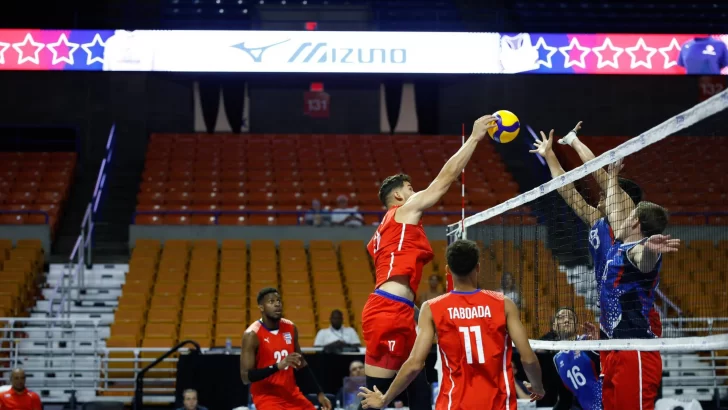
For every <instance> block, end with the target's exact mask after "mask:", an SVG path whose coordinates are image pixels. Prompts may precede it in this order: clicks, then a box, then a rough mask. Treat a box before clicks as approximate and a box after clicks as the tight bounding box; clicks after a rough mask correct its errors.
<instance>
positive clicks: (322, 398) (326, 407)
mask: <svg viewBox="0 0 728 410" xmlns="http://www.w3.org/2000/svg"><path fill="white" fill-rule="evenodd" d="M317 397H318V401H319V405H320V406H321V408H322V409H323V410H331V401H330V400H329V398H328V397H326V395H325V394H323V393H319V394H318V396H317Z"/></svg>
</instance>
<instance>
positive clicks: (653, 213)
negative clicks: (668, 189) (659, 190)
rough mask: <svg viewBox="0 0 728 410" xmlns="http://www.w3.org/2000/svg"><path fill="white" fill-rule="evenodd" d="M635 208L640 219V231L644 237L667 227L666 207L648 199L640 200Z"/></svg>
mask: <svg viewBox="0 0 728 410" xmlns="http://www.w3.org/2000/svg"><path fill="white" fill-rule="evenodd" d="M635 209H636V216H637V219H638V220H639V221H640V231H642V235H644V236H645V237H646V238H649V237H650V236H652V235H658V234H661V233H663V232H664V231H665V228H667V222H668V219H669V217H668V214H667V209H665V208H663V207H661V206H660V205H657V204H654V203H652V202H648V201H642V202H640V203H639V204H637V208H635Z"/></svg>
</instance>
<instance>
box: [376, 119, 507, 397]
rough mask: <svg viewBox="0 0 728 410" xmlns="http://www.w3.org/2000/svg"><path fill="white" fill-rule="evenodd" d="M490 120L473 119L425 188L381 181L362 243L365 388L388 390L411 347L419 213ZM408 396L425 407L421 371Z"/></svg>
mask: <svg viewBox="0 0 728 410" xmlns="http://www.w3.org/2000/svg"><path fill="white" fill-rule="evenodd" d="M494 120H495V117H493V116H491V115H486V116H483V117H481V118H479V119H478V120H477V121H475V124H474V125H473V132H472V133H471V135H470V138H468V140H467V141H466V142H465V144H464V145H463V146H462V147H461V148H460V149H459V150H458V152H456V153H455V155H453V156H452V157H451V158H450V159H449V160H448V161H447V162H446V163H445V166H443V168H442V170H441V171H440V173H439V174H438V175H437V177H436V178H435V179H434V180H433V181H432V183H430V185H429V186H428V187H427V188H426V189H425V190H423V191H420V192H415V191H414V189H413V188H412V183H411V180H410V178H409V176H407V175H404V174H398V175H393V176H390V177H387V178H386V179H384V181H383V182H382V186H381V187H380V189H379V199H380V200H381V201H382V203H383V204H384V205H385V206H386V207H387V209H388V211H387V213H386V214H385V215H384V218H383V219H382V222H381V224H380V225H379V227H378V228H377V231H376V232H375V234H374V236H373V237H372V239H371V241H369V244H368V245H367V250H368V251H369V254H370V255H371V256H372V259H374V266H375V270H376V285H375V291H374V293H372V294H371V295H370V296H369V299H367V302H366V304H365V305H364V311H363V312H362V330H363V333H364V341H365V342H366V355H365V361H364V363H365V374H366V379H367V386H368V387H369V388H370V389H372V388H373V387H374V385H377V386H379V387H382V388H386V386H389V384H390V383H391V382H392V380H393V378H394V376H395V375H396V373H397V371H398V370H399V368H400V367H401V366H402V363H404V361H405V360H406V359H407V356H408V355H409V353H410V351H411V350H412V346H413V345H414V341H415V337H416V331H415V324H414V322H413V321H412V320H411V318H412V315H413V312H412V309H413V307H414V300H415V292H416V290H417V288H418V286H419V284H420V280H421V279H422V268H423V267H424V265H425V264H427V263H429V262H430V261H431V260H432V257H433V253H432V248H431V247H430V243H429V241H428V240H427V236H426V235H425V231H424V229H423V227H422V222H421V218H422V212H424V211H425V210H426V209H428V208H430V207H431V206H433V205H435V204H437V203H438V202H439V201H440V199H441V198H442V196H443V195H445V193H446V192H447V191H448V189H449V188H450V185H451V184H452V183H453V181H455V180H456V179H457V178H458V176H459V175H460V173H461V172H462V170H463V168H464V167H465V165H466V164H467V163H468V161H469V160H470V157H471V156H472V155H473V152H474V151H475V148H476V147H477V146H478V143H479V142H480V141H481V140H483V138H485V135H486V133H487V131H488V130H489V129H491V128H493V127H495V124H494V123H493V121H494ZM430 342H432V340H431V341H430ZM408 396H409V407H410V408H413V409H417V410H419V409H421V408H427V409H430V408H431V406H432V393H431V389H430V387H429V385H428V384H427V380H426V378H425V375H424V373H423V374H422V375H421V377H420V378H419V379H418V381H416V383H415V384H413V386H412V388H411V389H409V391H408Z"/></svg>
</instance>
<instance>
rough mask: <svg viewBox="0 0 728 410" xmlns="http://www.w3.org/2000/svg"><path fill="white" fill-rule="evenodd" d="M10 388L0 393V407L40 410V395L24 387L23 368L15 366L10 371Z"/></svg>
mask: <svg viewBox="0 0 728 410" xmlns="http://www.w3.org/2000/svg"><path fill="white" fill-rule="evenodd" d="M10 385H11V388H10V389H8V390H7V393H4V394H2V395H0V408H2V409H22V410H42V409H43V404H41V401H40V396H39V395H38V393H36V392H34V391H30V390H28V389H27V388H26V387H25V370H23V369H20V368H16V369H13V371H12V372H11V373H10Z"/></svg>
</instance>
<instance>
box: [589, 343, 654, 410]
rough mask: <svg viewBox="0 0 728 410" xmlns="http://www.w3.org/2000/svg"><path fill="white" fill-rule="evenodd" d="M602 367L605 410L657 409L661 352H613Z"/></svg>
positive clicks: (608, 355)
mask: <svg viewBox="0 0 728 410" xmlns="http://www.w3.org/2000/svg"><path fill="white" fill-rule="evenodd" d="M602 366H604V367H603V368H602V374H604V380H603V386H602V403H603V404H604V410H616V409H619V410H627V409H630V410H631V409H634V410H654V408H655V400H657V393H658V391H659V389H660V382H661V381H662V357H660V352H636V351H611V352H609V354H607V356H606V358H605V360H603V361H602Z"/></svg>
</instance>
